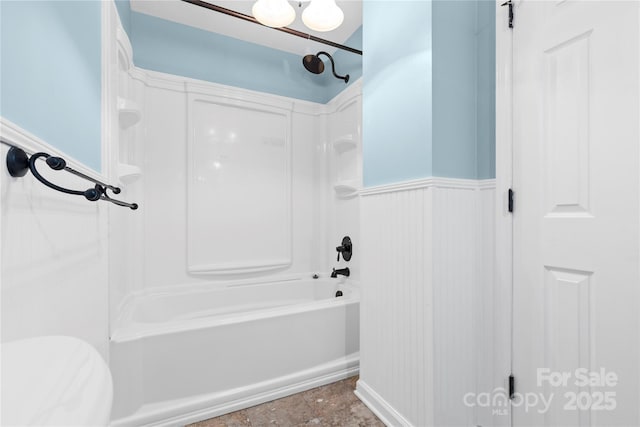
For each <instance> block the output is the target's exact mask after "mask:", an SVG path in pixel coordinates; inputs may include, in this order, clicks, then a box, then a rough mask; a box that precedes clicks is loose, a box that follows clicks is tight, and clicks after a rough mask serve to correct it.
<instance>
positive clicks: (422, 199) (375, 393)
mask: <svg viewBox="0 0 640 427" xmlns="http://www.w3.org/2000/svg"><path fill="white" fill-rule="evenodd" d="M463 181H464V182H463ZM418 184H419V185H418ZM450 184H451V183H450V182H448V181H446V180H442V179H439V178H432V179H429V180H424V182H421V183H416V182H412V183H411V185H406V186H402V185H398V186H397V187H396V188H395V189H390V188H386V187H385V188H379V189H378V190H379V191H376V190H372V189H368V190H367V191H366V192H363V196H362V197H361V202H362V215H361V221H362V238H361V239H362V243H363V248H362V251H363V255H362V256H363V259H362V261H363V268H362V270H363V280H362V283H363V286H362V302H361V325H362V326H361V328H362V330H361V353H360V354H361V375H360V382H359V384H358V395H359V396H361V397H362V398H363V401H365V403H366V404H367V405H368V406H369V407H371V408H372V409H373V410H374V411H376V413H378V414H381V415H382V416H383V418H384V421H385V423H387V424H389V425H416V426H429V425H438V426H447V425H450V426H453V425H473V424H477V421H478V420H479V419H481V418H483V419H484V414H482V413H480V412H479V411H476V410H475V409H474V408H469V407H466V406H465V405H464V403H463V397H464V395H465V394H466V393H469V392H478V391H486V390H487V389H489V390H490V389H491V387H490V384H491V372H490V369H488V367H489V366H490V364H489V361H490V360H491V359H490V358H491V353H490V349H491V340H492V337H491V332H490V328H491V304H490V303H491V289H492V287H491V283H492V282H491V280H492V276H493V267H494V262H493V214H492V212H493V205H494V202H493V200H494V189H493V185H492V182H489V181H474V180H458V181H456V183H455V184H456V185H450Z"/></svg>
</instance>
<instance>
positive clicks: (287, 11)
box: [251, 0, 296, 28]
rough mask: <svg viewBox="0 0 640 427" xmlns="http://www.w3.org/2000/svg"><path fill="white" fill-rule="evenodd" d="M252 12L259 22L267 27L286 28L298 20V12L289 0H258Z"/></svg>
mask: <svg viewBox="0 0 640 427" xmlns="http://www.w3.org/2000/svg"><path fill="white" fill-rule="evenodd" d="M251 12H252V13H253V16H254V17H255V18H256V19H257V20H258V22H260V23H261V24H262V25H266V26H267V27H274V28H280V27H286V26H287V25H289V24H291V23H292V22H293V20H294V19H296V11H295V10H294V9H293V7H292V6H291V5H290V4H289V2H287V0H258V1H257V2H255V4H254V5H253V8H252V9H251Z"/></svg>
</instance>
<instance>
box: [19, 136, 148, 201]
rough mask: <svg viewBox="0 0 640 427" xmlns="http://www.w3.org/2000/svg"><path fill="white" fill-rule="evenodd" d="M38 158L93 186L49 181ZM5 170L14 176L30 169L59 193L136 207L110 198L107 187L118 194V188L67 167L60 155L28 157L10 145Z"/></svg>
mask: <svg viewBox="0 0 640 427" xmlns="http://www.w3.org/2000/svg"><path fill="white" fill-rule="evenodd" d="M40 158H42V159H44V160H45V162H46V163H47V165H48V166H49V167H50V168H51V169H53V170H65V171H67V172H70V173H72V174H74V175H76V176H79V177H81V178H84V179H86V180H89V181H91V182H93V183H94V184H95V186H94V187H93V188H89V189H88V190H71V189H69V188H64V187H61V186H59V185H56V184H54V183H52V182H51V181H49V180H48V179H46V178H45V177H43V176H42V175H41V174H40V172H39V171H38V169H37V168H36V161H37V160H38V159H40ZM7 170H8V172H9V175H11V176H12V177H14V178H19V177H23V176H25V175H26V174H27V171H29V170H30V171H31V174H32V175H33V176H34V177H35V178H36V179H37V180H38V181H40V182H41V183H42V184H44V185H46V186H47V187H49V188H51V189H54V190H56V191H60V192H61V193H66V194H73V195H76V196H84V197H85V198H86V199H87V200H89V201H92V202H95V201H98V200H106V201H108V202H111V203H113V204H116V205H118V206H124V207H128V208H130V209H133V210H135V209H138V204H137V203H127V202H123V201H120V200H115V199H112V198H111V197H109V196H108V194H107V189H108V190H111V191H112V192H113V193H114V194H118V193H120V188H118V187H115V186H113V185H109V184H105V183H103V182H100V181H98V180H96V179H93V178H91V177H90V176H87V175H85V174H83V173H81V172H78V171H76V170H74V169H72V168H70V167H68V166H67V162H66V161H65V160H64V159H63V158H62V157H54V156H50V155H49V154H47V153H42V152H41V153H35V154H33V155H32V156H31V157H29V156H28V155H27V153H26V152H25V151H24V150H23V149H21V148H18V147H15V146H11V148H10V149H9V152H8V153H7Z"/></svg>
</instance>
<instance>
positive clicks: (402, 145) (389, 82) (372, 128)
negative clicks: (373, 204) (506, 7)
mask: <svg viewBox="0 0 640 427" xmlns="http://www.w3.org/2000/svg"><path fill="white" fill-rule="evenodd" d="M494 8H495V3H494V2H493V1H491V0H456V1H450V0H446V1H445V0H437V1H433V2H431V1H427V0H422V1H409V2H399V1H376V0H365V1H364V26H363V27H364V35H363V39H364V51H365V56H364V66H363V71H364V74H363V75H364V79H363V80H364V89H363V142H364V143H363V154H364V165H363V169H364V184H365V186H373V185H380V184H387V183H393V182H400V181H405V180H408V179H415V178H424V177H430V176H438V177H451V178H469V179H486V178H493V177H495V9H494ZM414 37H415V38H417V39H418V41H416V40H413V38H414ZM426 39H428V40H429V41H430V42H429V47H428V48H429V54H428V55H425V59H427V58H428V60H422V61H412V60H409V58H410V56H411V55H410V50H411V46H412V44H413V43H419V42H421V41H423V40H426ZM422 48H423V49H424V50H425V51H426V49H427V47H426V45H423V46H422ZM403 56H404V58H402V57H403ZM399 59H400V60H401V61H402V62H400V61H399ZM425 80H428V87H425Z"/></svg>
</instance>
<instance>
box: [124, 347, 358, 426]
mask: <svg viewBox="0 0 640 427" xmlns="http://www.w3.org/2000/svg"><path fill="white" fill-rule="evenodd" d="M359 369H360V366H359V356H358V355H354V356H350V357H348V358H347V359H346V360H342V361H339V362H336V363H335V364H332V366H328V365H322V366H320V367H318V368H315V369H312V370H307V371H302V372H297V373H295V374H293V375H287V376H285V377H281V378H277V379H275V380H272V381H269V382H268V383H269V384H267V383H259V384H254V385H251V386H249V387H244V388H242V389H239V390H232V391H230V392H225V393H216V394H213V395H205V396H202V395H198V396H193V397H190V398H185V399H179V400H175V401H169V402H162V403H161V404H155V405H148V406H146V407H144V406H143V407H142V408H141V409H140V410H138V412H136V413H135V414H133V415H130V416H128V417H125V418H120V419H117V420H113V421H112V422H111V427H124V426H148V427H152V426H153V427H174V426H184V425H187V424H190V423H194V422H197V421H202V420H206V419H209V418H213V417H218V416H220V415H224V414H228V413H230V412H234V411H239V410H242V409H246V408H250V407H252V406H255V405H259V404H261V403H265V402H270V401H272V400H275V399H280V398H282V397H286V396H290V395H292V394H295V393H300V392H303V391H306V390H310V389H312V388H316V387H320V386H323V385H326V384H330V383H333V382H336V381H340V380H343V379H345V378H349V377H352V376H354V375H357V374H358V372H359ZM261 390H267V391H261Z"/></svg>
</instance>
